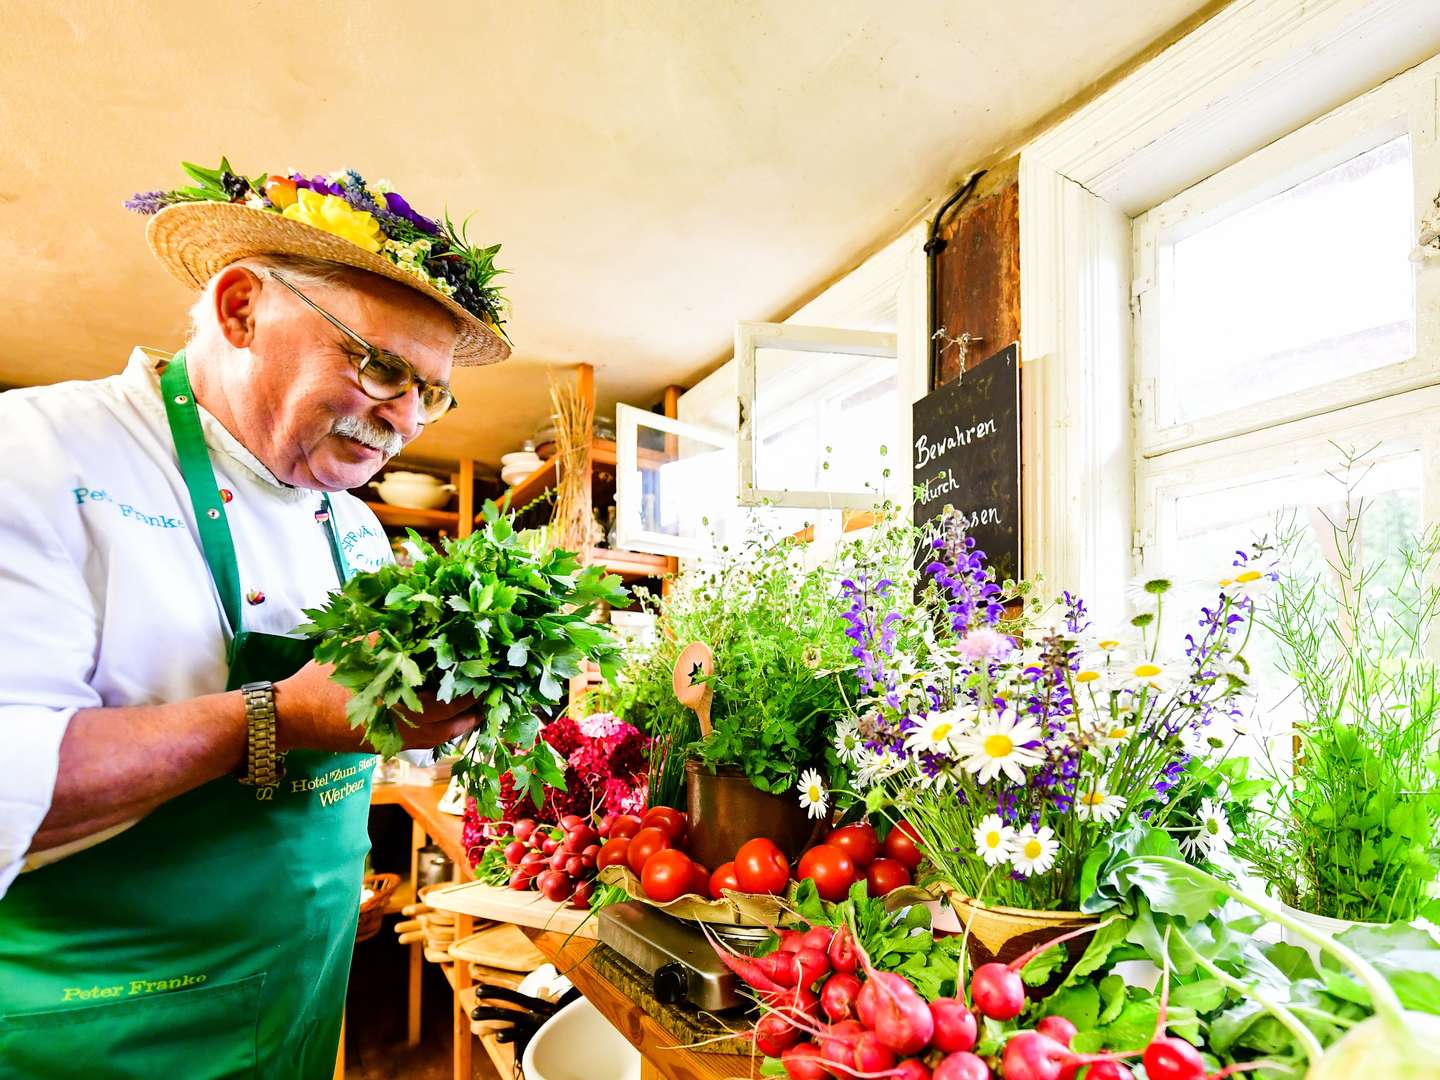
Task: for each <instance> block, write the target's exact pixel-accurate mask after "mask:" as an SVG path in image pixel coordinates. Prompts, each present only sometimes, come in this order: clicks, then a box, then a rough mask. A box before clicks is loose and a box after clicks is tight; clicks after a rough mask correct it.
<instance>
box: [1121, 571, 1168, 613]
mask: <svg viewBox="0 0 1440 1080" xmlns="http://www.w3.org/2000/svg"><path fill="white" fill-rule="evenodd" d="M1174 584H1175V583H1174V582H1173V581H1171V580H1170V579H1169V578H1166V577H1146V578H1136V579H1135V580H1134V581H1132V582H1130V584H1129V586H1127V587H1126V589H1125V595H1126V597H1127V598H1128V599H1129V601H1130V604H1131V606H1132V607H1133V608H1134V609H1135V610H1136V611H1153V610H1155V604H1156V601H1157V599H1158V598H1159V597H1161V596H1163V595H1164V594H1165V593H1167V592H1169V591H1170V590H1171V588H1173V587H1174Z"/></svg>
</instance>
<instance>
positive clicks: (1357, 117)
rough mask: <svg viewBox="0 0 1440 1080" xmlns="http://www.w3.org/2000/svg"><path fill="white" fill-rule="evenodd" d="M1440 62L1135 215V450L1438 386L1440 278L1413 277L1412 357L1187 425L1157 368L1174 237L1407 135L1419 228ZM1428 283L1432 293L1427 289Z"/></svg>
mask: <svg viewBox="0 0 1440 1080" xmlns="http://www.w3.org/2000/svg"><path fill="white" fill-rule="evenodd" d="M1437 76H1440V58H1435V59H1432V60H1429V61H1426V62H1425V63H1423V64H1421V65H1420V66H1419V67H1417V68H1414V69H1412V70H1411V71H1408V72H1406V73H1405V74H1403V75H1400V76H1397V77H1396V78H1394V79H1391V80H1389V81H1387V82H1386V83H1384V84H1383V85H1381V86H1378V87H1376V88H1375V89H1374V90H1372V91H1370V92H1369V93H1367V94H1364V95H1362V96H1361V97H1360V98H1358V99H1356V100H1355V101H1352V102H1349V103H1347V104H1346V105H1343V106H1341V107H1340V108H1338V109H1336V110H1335V111H1333V112H1331V113H1328V114H1327V115H1325V116H1323V117H1321V118H1320V119H1318V120H1315V121H1312V122H1311V123H1309V124H1307V125H1306V126H1305V127H1303V128H1301V129H1300V130H1298V131H1295V132H1292V133H1291V134H1290V135H1287V136H1285V137H1284V138H1282V139H1278V140H1277V141H1275V142H1274V143H1271V144H1270V145H1269V146H1267V147H1265V148H1264V149H1263V150H1260V151H1258V152H1256V153H1254V154H1251V155H1249V156H1248V157H1246V158H1244V159H1243V160H1241V161H1239V162H1237V163H1235V164H1234V165H1232V166H1231V167H1229V168H1227V169H1225V170H1223V171H1221V172H1219V173H1216V174H1215V175H1213V176H1211V177H1209V178H1207V179H1205V180H1203V181H1201V182H1200V183H1198V184H1196V185H1194V186H1193V187H1191V188H1188V189H1187V190H1186V191H1184V192H1182V193H1181V194H1180V195H1177V196H1176V197H1175V198H1173V199H1169V200H1167V201H1166V202H1164V203H1162V204H1161V205H1159V206H1157V207H1155V208H1154V209H1153V210H1150V211H1148V212H1147V213H1145V214H1142V215H1140V216H1139V217H1137V218H1136V219H1135V225H1134V228H1135V237H1134V251H1135V282H1134V287H1133V292H1132V298H1133V306H1134V310H1135V331H1136V332H1135V360H1136V375H1137V389H1138V393H1137V394H1136V406H1137V409H1136V411H1137V424H1136V435H1137V443H1138V446H1137V450H1138V451H1139V453H1140V455H1141V456H1142V457H1154V456H1156V455H1158V454H1163V453H1166V452H1167V451H1173V450H1177V449H1181V448H1183V447H1187V446H1196V445H1200V444H1203V443H1206V442H1213V441H1215V440H1218V439H1223V438H1227V437H1230V436H1233V435H1238V434H1241V433H1244V432H1247V431H1256V430H1259V429H1260V428H1264V427H1270V426H1273V425H1275V424H1277V423H1284V422H1286V421H1289V420H1295V419H1299V418H1301V417H1305V416H1315V415H1319V414H1320V413H1323V412H1327V411H1329V410H1332V409H1336V408H1341V407H1344V406H1346V405H1353V404H1356V403H1358V402H1362V401H1372V400H1375V399H1377V398H1380V397H1384V396H1386V395H1389V394H1395V393H1402V392H1404V391H1406V390H1412V389H1415V388H1417V387H1420V386H1426V385H1429V384H1431V383H1433V382H1436V381H1437V380H1440V303H1436V302H1427V301H1435V300H1437V299H1440V298H1437V297H1435V296H1433V295H1430V296H1427V295H1426V292H1427V291H1428V292H1430V293H1432V294H1433V292H1434V290H1435V288H1436V287H1440V278H1436V277H1434V276H1431V275H1423V274H1422V275H1421V276H1420V280H1419V281H1417V282H1416V288H1417V295H1416V303H1415V342H1414V346H1415V347H1414V349H1413V350H1412V351H1411V352H1410V354H1409V355H1408V356H1407V357H1406V358H1405V359H1403V360H1401V361H1398V362H1395V363H1390V364H1386V365H1385V366H1384V367H1380V368H1376V369H1374V370H1371V371H1364V372H1360V373H1358V374H1355V375H1351V376H1348V377H1345V378H1342V379H1338V380H1335V381H1332V382H1328V383H1322V384H1319V385H1316V386H1312V387H1307V388H1305V389H1301V390H1297V391H1295V392H1293V393H1288V394H1285V395H1283V396H1281V397H1276V398H1271V399H1268V400H1265V401H1260V402H1256V403H1254V404H1252V405H1246V406H1242V407H1240V408H1236V409H1233V410H1228V411H1226V412H1224V413H1219V414H1216V415H1213V416H1206V417H1199V418H1196V419H1195V420H1193V421H1190V422H1183V423H1172V424H1167V423H1165V421H1164V417H1165V415H1166V412H1167V410H1166V408H1165V406H1166V404H1167V403H1166V402H1163V401H1161V400H1160V399H1159V398H1158V397H1157V393H1160V392H1162V391H1163V388H1164V384H1163V380H1162V379H1161V378H1160V368H1161V365H1162V364H1163V363H1164V362H1165V358H1166V356H1167V355H1173V351H1172V350H1170V349H1168V348H1167V346H1166V334H1167V333H1168V332H1169V331H1170V330H1171V328H1172V327H1173V319H1172V317H1171V310H1172V306H1173V300H1172V288H1171V286H1172V284H1173V274H1172V272H1171V267H1172V266H1173V252H1174V244H1175V242H1176V241H1178V240H1181V239H1184V238H1185V237H1186V236H1189V235H1193V234H1194V233H1196V232H1198V231H1200V230H1201V229H1202V228H1204V227H1205V226H1206V225H1207V224H1209V223H1211V222H1213V221H1215V220H1216V219H1217V218H1223V217H1228V216H1230V215H1231V214H1234V213H1239V212H1241V211H1243V210H1245V209H1247V208H1249V207H1250V206H1253V205H1255V204H1257V203H1260V202H1262V201H1264V200H1265V199H1268V198H1270V197H1272V196H1274V195H1277V194H1279V193H1280V192H1283V191H1286V190H1288V189H1290V188H1291V187H1294V186H1295V185H1296V184H1298V183H1302V182H1304V181H1306V180H1309V179H1311V178H1312V177H1314V176H1317V175H1319V174H1320V173H1323V172H1325V171H1327V170H1329V169H1331V168H1334V167H1335V166H1337V165H1340V164H1343V163H1344V162H1346V161H1349V160H1351V159H1353V158H1355V157H1357V156H1359V155H1361V154H1364V153H1366V152H1367V151H1370V150H1373V149H1374V148H1375V147H1378V146H1380V145H1382V144H1383V143H1386V142H1389V141H1390V140H1391V139H1394V138H1396V137H1397V136H1401V135H1408V136H1409V137H1410V143H1411V154H1412V157H1413V161H1414V165H1415V169H1414V176H1415V205H1414V211H1413V213H1414V216H1413V220H1414V222H1416V223H1417V228H1418V221H1419V219H1420V217H1421V216H1423V214H1424V213H1425V212H1426V211H1428V210H1429V209H1430V208H1431V205H1432V199H1433V197H1434V195H1435V192H1436V190H1437V189H1440V168H1436V164H1437V162H1440V155H1436V154H1435V153H1434V152H1433V150H1432V149H1431V147H1433V143H1434V137H1435V136H1434V131H1433V125H1434V122H1435V108H1436V104H1435V90H1436V78H1437ZM1424 286H1428V289H1426V288H1424Z"/></svg>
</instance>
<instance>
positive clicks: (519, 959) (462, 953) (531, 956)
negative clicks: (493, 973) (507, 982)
mask: <svg viewBox="0 0 1440 1080" xmlns="http://www.w3.org/2000/svg"><path fill="white" fill-rule="evenodd" d="M450 955H451V956H452V957H453V958H454V959H456V960H458V961H460V962H461V963H466V962H469V963H475V964H484V965H485V966H486V967H492V968H500V969H502V970H504V971H534V970H535V969H536V968H538V967H539V966H540V965H541V964H543V963H545V957H544V956H542V955H541V954H540V952H539V950H537V949H536V948H535V946H534V945H532V944H531V943H530V939H529V938H528V937H526V936H525V931H523V930H521V929H520V928H519V927H518V926H511V925H510V924H509V923H501V924H499V925H497V926H491V927H489V928H488V929H485V930H481V931H480V932H479V933H478V934H471V935H470V936H469V937H467V938H461V939H460V940H459V941H457V942H455V943H454V944H453V945H451V946H450Z"/></svg>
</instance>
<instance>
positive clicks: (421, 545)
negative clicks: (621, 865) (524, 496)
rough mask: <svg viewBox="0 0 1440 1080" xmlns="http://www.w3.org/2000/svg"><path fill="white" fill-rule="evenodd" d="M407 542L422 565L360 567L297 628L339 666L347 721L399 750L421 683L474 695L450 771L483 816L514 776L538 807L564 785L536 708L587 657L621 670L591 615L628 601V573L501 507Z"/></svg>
mask: <svg viewBox="0 0 1440 1080" xmlns="http://www.w3.org/2000/svg"><path fill="white" fill-rule="evenodd" d="M410 538H411V540H412V542H414V543H415V545H416V546H417V548H418V549H419V551H420V557H419V558H418V559H417V560H416V561H415V563H414V565H412V566H408V567H402V566H393V565H392V566H384V567H381V568H380V569H379V570H376V571H373V572H370V573H364V574H357V575H355V576H354V577H352V578H351V579H350V580H349V581H348V582H346V583H345V585H344V587H343V588H341V589H340V590H339V591H338V592H336V593H333V594H332V595H331V596H330V598H329V602H328V603H327V604H326V605H325V606H324V607H323V608H316V609H311V610H307V611H306V612H305V614H306V615H308V616H309V617H310V620H311V621H310V622H309V623H306V624H305V625H304V626H302V627H301V628H300V633H302V634H305V635H306V636H307V637H311V638H315V639H316V646H315V659H316V660H318V661H321V662H322V663H331V664H334V665H335V672H334V675H333V677H334V679H335V681H336V682H338V683H340V684H341V685H342V686H345V687H347V688H348V689H349V690H350V691H351V692H352V694H353V696H352V697H351V699H350V704H349V717H350V723H351V725H352V726H354V727H363V728H364V729H365V737H366V739H367V740H368V741H369V743H370V745H372V746H373V747H375V749H376V750H377V751H379V752H380V753H381V754H384V755H385V756H387V757H388V756H391V755H393V754H395V753H397V752H398V751H399V750H401V749H402V748H403V746H404V742H403V739H402V737H401V735H400V729H399V725H400V724H404V723H410V722H411V721H410V720H409V719H408V718H407V717H406V716H405V714H404V713H403V712H402V711H401V710H402V709H408V710H411V711H414V712H419V711H421V709H422V704H421V700H420V698H419V696H418V695H419V693H421V692H428V693H433V694H434V695H435V696H436V697H438V698H439V699H440V700H441V701H454V700H456V699H459V698H463V697H471V698H474V699H475V703H476V711H477V712H478V713H479V716H480V722H479V724H478V726H477V727H476V729H475V731H474V732H473V734H472V735H471V736H470V737H469V739H468V740H467V741H466V743H465V749H464V753H463V756H462V757H461V759H460V760H459V761H458V762H456V764H455V768H454V771H455V774H456V775H458V776H460V777H461V780H462V782H463V783H464V785H465V787H466V790H467V791H468V792H469V793H470V794H471V795H473V796H474V797H475V799H476V801H477V803H478V804H479V809H480V813H481V814H482V815H485V816H488V817H498V816H499V812H500V808H499V793H500V777H501V775H502V774H504V773H506V772H509V773H510V774H511V776H512V777H513V779H514V781H515V786H516V788H517V789H519V790H522V791H529V792H530V794H531V796H532V798H535V799H536V802H537V805H538V803H539V795H540V793H541V791H542V788H543V786H544V785H546V784H549V785H550V786H552V787H559V788H563V787H564V777H563V774H562V772H561V769H560V768H559V766H558V763H557V761H556V759H555V756H554V753H553V752H552V751H551V750H550V748H549V746H547V745H546V744H545V743H544V742H542V741H541V740H540V739H539V734H540V727H541V720H540V717H539V716H538V715H537V710H541V709H543V710H550V709H553V707H554V706H555V705H556V703H558V702H559V701H560V700H561V699H562V698H563V697H564V696H565V690H566V680H567V679H568V678H569V677H570V676H572V675H577V674H579V672H580V670H581V662H582V661H584V660H590V661H593V662H595V663H597V664H598V665H599V666H600V670H601V672H602V673H603V674H604V675H605V677H606V678H607V679H609V678H611V677H613V675H614V673H615V671H616V669H617V668H618V666H619V663H620V646H619V643H618V641H617V640H616V639H615V637H614V636H613V635H612V634H611V633H610V632H609V631H608V630H607V629H606V628H604V627H602V626H599V625H597V624H595V623H591V622H587V621H586V616H587V615H589V614H590V612H591V611H592V610H594V608H595V606H596V605H597V604H599V603H601V602H606V603H611V604H615V603H621V602H623V601H624V599H625V590H624V589H623V588H622V587H621V586H620V579H619V578H618V577H616V576H614V575H607V574H605V573H604V571H603V570H601V569H600V568H598V567H586V568H583V569H582V568H581V567H580V565H579V563H578V562H577V561H576V558H575V556H574V555H572V554H571V553H569V552H565V551H554V550H551V551H546V552H543V553H537V552H535V551H533V550H531V549H530V548H529V547H528V546H527V545H526V544H525V542H524V541H523V540H522V539H521V537H520V536H519V535H518V534H517V533H516V532H515V528H514V524H513V520H512V518H511V517H510V516H505V515H502V514H501V513H500V511H499V510H498V509H497V508H496V507H495V505H494V504H493V503H487V504H486V506H485V526H484V528H482V529H480V530H478V531H476V532H474V533H472V534H471V535H470V536H467V537H465V538H464V539H461V540H450V541H446V542H445V547H444V552H443V553H441V552H438V551H437V550H436V549H435V548H434V547H432V546H431V545H430V544H428V543H426V542H425V541H424V540H422V539H421V538H420V537H419V536H417V535H416V534H415V533H414V532H411V533H410Z"/></svg>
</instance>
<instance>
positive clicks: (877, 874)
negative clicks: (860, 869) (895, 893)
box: [865, 859, 910, 896]
mask: <svg viewBox="0 0 1440 1080" xmlns="http://www.w3.org/2000/svg"><path fill="white" fill-rule="evenodd" d="M865 881H866V883H867V885H868V892H869V893H870V895H871V896H884V895H885V894H886V893H888V892H891V891H892V890H894V889H898V888H900V886H902V885H909V884H910V871H909V870H907V869H905V864H904V863H902V862H901V861H900V860H899V859H876V860H875V861H874V862H873V863H871V864H870V869H869V871H867V872H866V874H865Z"/></svg>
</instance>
